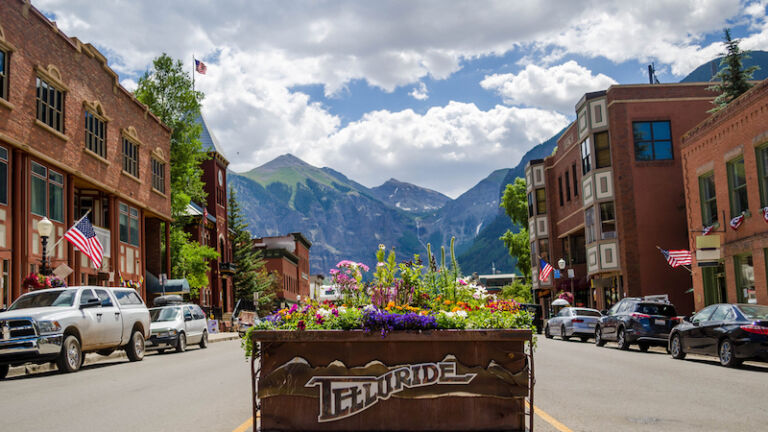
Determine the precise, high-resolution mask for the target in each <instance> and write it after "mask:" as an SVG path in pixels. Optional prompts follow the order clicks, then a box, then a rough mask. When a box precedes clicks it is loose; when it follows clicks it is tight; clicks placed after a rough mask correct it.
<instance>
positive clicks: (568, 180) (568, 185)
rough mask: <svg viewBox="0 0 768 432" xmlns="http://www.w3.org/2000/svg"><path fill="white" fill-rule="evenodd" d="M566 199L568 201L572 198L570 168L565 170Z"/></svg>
mask: <svg viewBox="0 0 768 432" xmlns="http://www.w3.org/2000/svg"><path fill="white" fill-rule="evenodd" d="M565 199H566V201H570V200H571V176H570V172H568V169H566V170H565Z"/></svg>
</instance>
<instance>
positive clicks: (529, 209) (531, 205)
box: [528, 192, 533, 218]
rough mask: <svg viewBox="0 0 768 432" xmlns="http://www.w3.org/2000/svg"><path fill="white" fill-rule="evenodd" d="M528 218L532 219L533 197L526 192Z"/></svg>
mask: <svg viewBox="0 0 768 432" xmlns="http://www.w3.org/2000/svg"><path fill="white" fill-rule="evenodd" d="M528 217H529V218H530V217H533V195H532V194H531V193H530V192H528Z"/></svg>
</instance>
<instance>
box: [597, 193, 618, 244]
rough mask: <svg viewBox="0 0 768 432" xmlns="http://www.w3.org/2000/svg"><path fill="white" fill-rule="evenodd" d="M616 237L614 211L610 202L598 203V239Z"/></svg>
mask: <svg viewBox="0 0 768 432" xmlns="http://www.w3.org/2000/svg"><path fill="white" fill-rule="evenodd" d="M612 238H616V212H615V211H614V208H613V203H612V202H606V203H602V204H600V239H602V240H605V239H612Z"/></svg>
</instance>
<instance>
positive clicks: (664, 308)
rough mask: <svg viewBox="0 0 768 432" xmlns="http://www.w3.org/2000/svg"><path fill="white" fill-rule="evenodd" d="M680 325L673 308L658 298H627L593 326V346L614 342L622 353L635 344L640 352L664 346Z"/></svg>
mask: <svg viewBox="0 0 768 432" xmlns="http://www.w3.org/2000/svg"><path fill="white" fill-rule="evenodd" d="M679 322H680V320H679V319H678V317H677V312H676V311H675V306H674V305H672V304H671V303H669V302H668V301H666V300H662V299H660V298H659V297H658V296H653V297H652V298H648V297H644V298H639V297H627V298H625V299H622V300H621V301H620V302H618V303H616V304H615V305H614V306H613V307H612V308H611V309H610V310H608V311H604V313H603V317H602V318H600V322H599V323H598V324H597V326H596V327H595V345H597V346H603V345H605V343H606V342H607V341H616V344H617V345H618V347H619V349H621V350H628V349H629V347H630V345H632V344H637V346H638V347H639V348H640V351H648V347H650V346H651V345H658V346H666V345H667V341H668V340H669V333H670V331H671V330H672V327H674V326H676V325H677V324H678V323H679Z"/></svg>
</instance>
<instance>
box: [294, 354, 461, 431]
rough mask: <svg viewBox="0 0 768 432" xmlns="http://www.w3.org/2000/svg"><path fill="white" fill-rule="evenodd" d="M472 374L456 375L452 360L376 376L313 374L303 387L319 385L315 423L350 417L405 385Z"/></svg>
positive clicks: (455, 379)
mask: <svg viewBox="0 0 768 432" xmlns="http://www.w3.org/2000/svg"><path fill="white" fill-rule="evenodd" d="M475 376H476V374H465V375H458V374H457V373H456V363H455V362H438V363H420V364H414V365H404V366H400V367H397V368H395V369H392V370H390V371H389V372H386V373H384V374H382V375H379V376H316V377H312V379H310V380H309V381H308V382H307V384H306V387H316V386H319V387H320V415H318V416H317V420H318V421H319V422H330V421H335V420H341V419H343V418H347V417H351V416H353V415H355V414H358V413H360V412H362V411H364V410H365V409H367V408H370V407H371V406H373V405H374V404H376V403H377V402H378V401H379V400H382V399H389V397H390V396H392V395H393V394H395V393H399V392H401V391H403V390H404V389H406V388H416V387H426V386H431V385H435V384H469V383H470V382H471V381H472V380H473V379H474V378H475Z"/></svg>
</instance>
